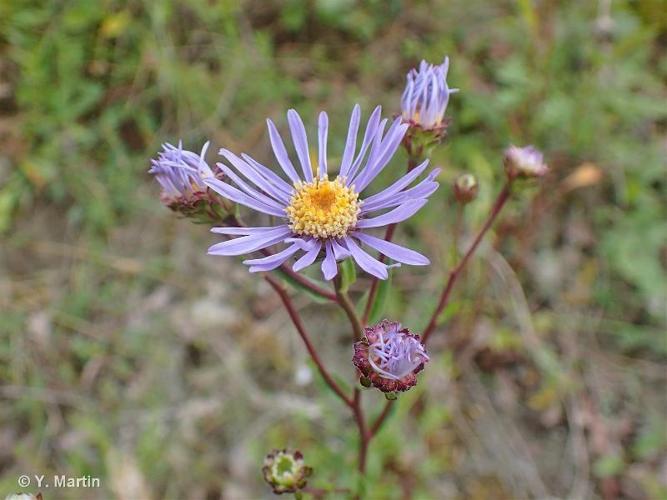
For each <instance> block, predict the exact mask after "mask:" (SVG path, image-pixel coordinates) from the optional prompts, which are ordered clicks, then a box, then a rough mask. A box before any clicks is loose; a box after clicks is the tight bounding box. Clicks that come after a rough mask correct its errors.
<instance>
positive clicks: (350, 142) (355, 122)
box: [338, 104, 361, 177]
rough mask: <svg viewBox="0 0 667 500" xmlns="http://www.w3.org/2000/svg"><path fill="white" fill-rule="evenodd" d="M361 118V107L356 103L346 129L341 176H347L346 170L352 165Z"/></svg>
mask: <svg viewBox="0 0 667 500" xmlns="http://www.w3.org/2000/svg"><path fill="white" fill-rule="evenodd" d="M360 120H361V107H360V106H359V105H358V104H355V105H354V109H353V110H352V116H350V126H349V127H348V129H347V139H346V141H345V149H344V151H343V158H342V160H341V162H340V171H339V174H338V175H340V176H341V177H345V176H347V172H348V170H349V169H350V165H352V158H353V157H354V150H355V149H356V147H357V134H358V133H359V121H360Z"/></svg>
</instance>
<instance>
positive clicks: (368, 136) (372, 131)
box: [341, 106, 382, 186]
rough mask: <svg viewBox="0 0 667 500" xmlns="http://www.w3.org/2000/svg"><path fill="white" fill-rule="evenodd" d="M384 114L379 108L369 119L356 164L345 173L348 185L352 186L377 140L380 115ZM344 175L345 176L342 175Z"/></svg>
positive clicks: (378, 107) (379, 107)
mask: <svg viewBox="0 0 667 500" xmlns="http://www.w3.org/2000/svg"><path fill="white" fill-rule="evenodd" d="M381 114H382V107H381V106H377V107H376V108H375V109H374V110H373V113H372V114H371V116H370V118H369V119H368V124H367V125H366V131H365V132H364V140H363V142H362V143H361V149H360V150H359V154H358V155H357V157H356V159H355V160H354V163H352V165H351V166H350V168H349V169H348V171H347V172H345V174H344V176H345V177H346V178H347V185H348V186H349V185H350V180H351V179H352V178H353V177H354V175H355V174H356V173H357V170H358V169H359V165H361V162H362V161H363V159H364V156H365V155H366V150H367V149H368V146H370V145H371V143H372V142H373V139H374V138H375V135H376V133H377V129H378V125H379V124H380V115H381ZM341 175H343V174H341Z"/></svg>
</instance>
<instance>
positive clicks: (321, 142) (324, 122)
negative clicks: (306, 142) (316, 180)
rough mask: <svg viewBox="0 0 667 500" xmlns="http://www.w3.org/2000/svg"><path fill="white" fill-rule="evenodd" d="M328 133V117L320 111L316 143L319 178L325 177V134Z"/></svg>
mask: <svg viewBox="0 0 667 500" xmlns="http://www.w3.org/2000/svg"><path fill="white" fill-rule="evenodd" d="M328 131H329V117H328V116H327V114H326V113H325V112H324V111H322V112H321V113H320V117H319V119H318V124H317V142H318V151H319V159H318V167H317V168H318V172H319V174H320V177H322V178H324V177H326V176H327V133H328Z"/></svg>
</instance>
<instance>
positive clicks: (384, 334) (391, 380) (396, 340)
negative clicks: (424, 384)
mask: <svg viewBox="0 0 667 500" xmlns="http://www.w3.org/2000/svg"><path fill="white" fill-rule="evenodd" d="M428 360H429V358H428V355H427V354H426V349H425V348H424V345H423V344H422V343H421V339H420V338H419V335H416V334H414V333H412V332H410V330H408V329H407V328H403V329H401V324H400V323H397V322H395V321H389V320H386V319H385V320H383V321H381V322H380V323H378V324H377V325H374V326H369V327H366V328H364V338H362V339H361V340H360V341H358V342H355V344H354V357H353V358H352V362H353V363H354V366H356V367H357V369H358V370H359V371H360V372H361V375H362V377H365V378H367V379H369V380H370V382H371V384H372V385H373V386H375V387H376V388H378V389H379V390H381V391H382V392H384V393H387V394H388V395H389V396H388V398H389V399H391V398H392V397H395V394H394V395H393V396H392V395H391V394H392V393H394V392H402V391H407V390H408V389H410V388H411V387H412V386H414V385H415V384H416V383H417V377H416V375H417V373H419V372H420V371H421V370H423V369H424V364H425V363H427V362H428Z"/></svg>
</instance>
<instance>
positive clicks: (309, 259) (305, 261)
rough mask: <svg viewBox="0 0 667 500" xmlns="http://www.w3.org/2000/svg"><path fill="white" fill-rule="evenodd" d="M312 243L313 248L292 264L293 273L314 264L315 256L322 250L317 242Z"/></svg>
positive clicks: (320, 244)
mask: <svg viewBox="0 0 667 500" xmlns="http://www.w3.org/2000/svg"><path fill="white" fill-rule="evenodd" d="M314 241H315V244H314V245H313V248H311V249H310V250H308V251H307V252H306V253H305V254H303V256H302V257H301V258H300V259H299V260H297V261H296V262H295V263H294V265H293V266H292V269H293V270H294V271H296V272H299V271H301V270H302V269H305V268H306V267H308V266H309V265H311V264H312V263H313V262H315V259H317V256H318V255H319V253H320V249H321V248H322V243H321V242H319V241H317V240H314Z"/></svg>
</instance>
